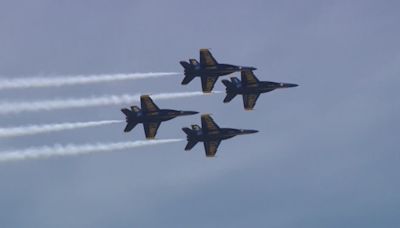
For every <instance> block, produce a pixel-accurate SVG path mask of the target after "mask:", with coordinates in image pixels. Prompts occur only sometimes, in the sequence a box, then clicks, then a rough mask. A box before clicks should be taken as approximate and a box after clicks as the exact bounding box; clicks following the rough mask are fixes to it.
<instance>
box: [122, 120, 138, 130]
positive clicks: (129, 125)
mask: <svg viewBox="0 0 400 228" xmlns="http://www.w3.org/2000/svg"><path fill="white" fill-rule="evenodd" d="M136 125H137V123H135V122H129V123H128V124H127V125H126V127H125V129H124V132H130V131H131V130H132V129H133V128H134V127H135V126H136Z"/></svg>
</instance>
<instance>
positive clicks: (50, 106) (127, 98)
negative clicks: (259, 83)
mask: <svg viewBox="0 0 400 228" xmlns="http://www.w3.org/2000/svg"><path fill="white" fill-rule="evenodd" d="M214 93H221V92H219V91H218V92H214ZM201 95H203V93H202V92H181V93H160V94H154V95H151V97H152V98H154V99H155V100H157V99H160V100H162V99H174V98H183V97H193V96H201ZM139 99H140V94H136V95H130V94H125V95H106V96H101V97H90V98H80V99H59V100H42V101H32V102H2V103H0V114H9V113H19V112H35V111H43V110H46V111H50V110H57V109H67V108H83V107H94V106H104V105H119V104H130V103H132V102H137V101H139Z"/></svg>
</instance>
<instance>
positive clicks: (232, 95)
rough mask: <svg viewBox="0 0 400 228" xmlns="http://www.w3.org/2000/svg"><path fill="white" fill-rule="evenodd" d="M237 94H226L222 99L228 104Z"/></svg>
mask: <svg viewBox="0 0 400 228" xmlns="http://www.w3.org/2000/svg"><path fill="white" fill-rule="evenodd" d="M236 95H237V93H227V94H226V97H225V99H224V103H228V102H230V101H231V100H232V99H233V98H235V97H236Z"/></svg>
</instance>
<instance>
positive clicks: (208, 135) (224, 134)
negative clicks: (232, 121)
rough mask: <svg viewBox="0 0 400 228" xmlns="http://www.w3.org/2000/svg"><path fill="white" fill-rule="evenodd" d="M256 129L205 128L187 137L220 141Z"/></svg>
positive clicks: (204, 140) (189, 138) (249, 132)
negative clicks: (216, 129) (209, 129)
mask: <svg viewBox="0 0 400 228" xmlns="http://www.w3.org/2000/svg"><path fill="white" fill-rule="evenodd" d="M257 132H258V131H256V130H243V129H234V128H220V129H219V130H218V131H209V132H207V131H204V130H203V129H199V130H196V131H194V134H192V135H188V136H187V138H188V140H189V141H191V140H195V141H200V142H207V141H218V140H225V139H230V138H233V137H235V136H237V135H246V134H252V133H257Z"/></svg>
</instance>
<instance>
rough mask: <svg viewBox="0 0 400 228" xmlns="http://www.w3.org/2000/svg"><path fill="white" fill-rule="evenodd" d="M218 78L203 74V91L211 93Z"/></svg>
mask: <svg viewBox="0 0 400 228" xmlns="http://www.w3.org/2000/svg"><path fill="white" fill-rule="evenodd" d="M217 79H218V77H210V76H202V77H201V87H202V89H203V92H204V93H211V91H212V90H213V88H214V85H215V82H216V81H217Z"/></svg>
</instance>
